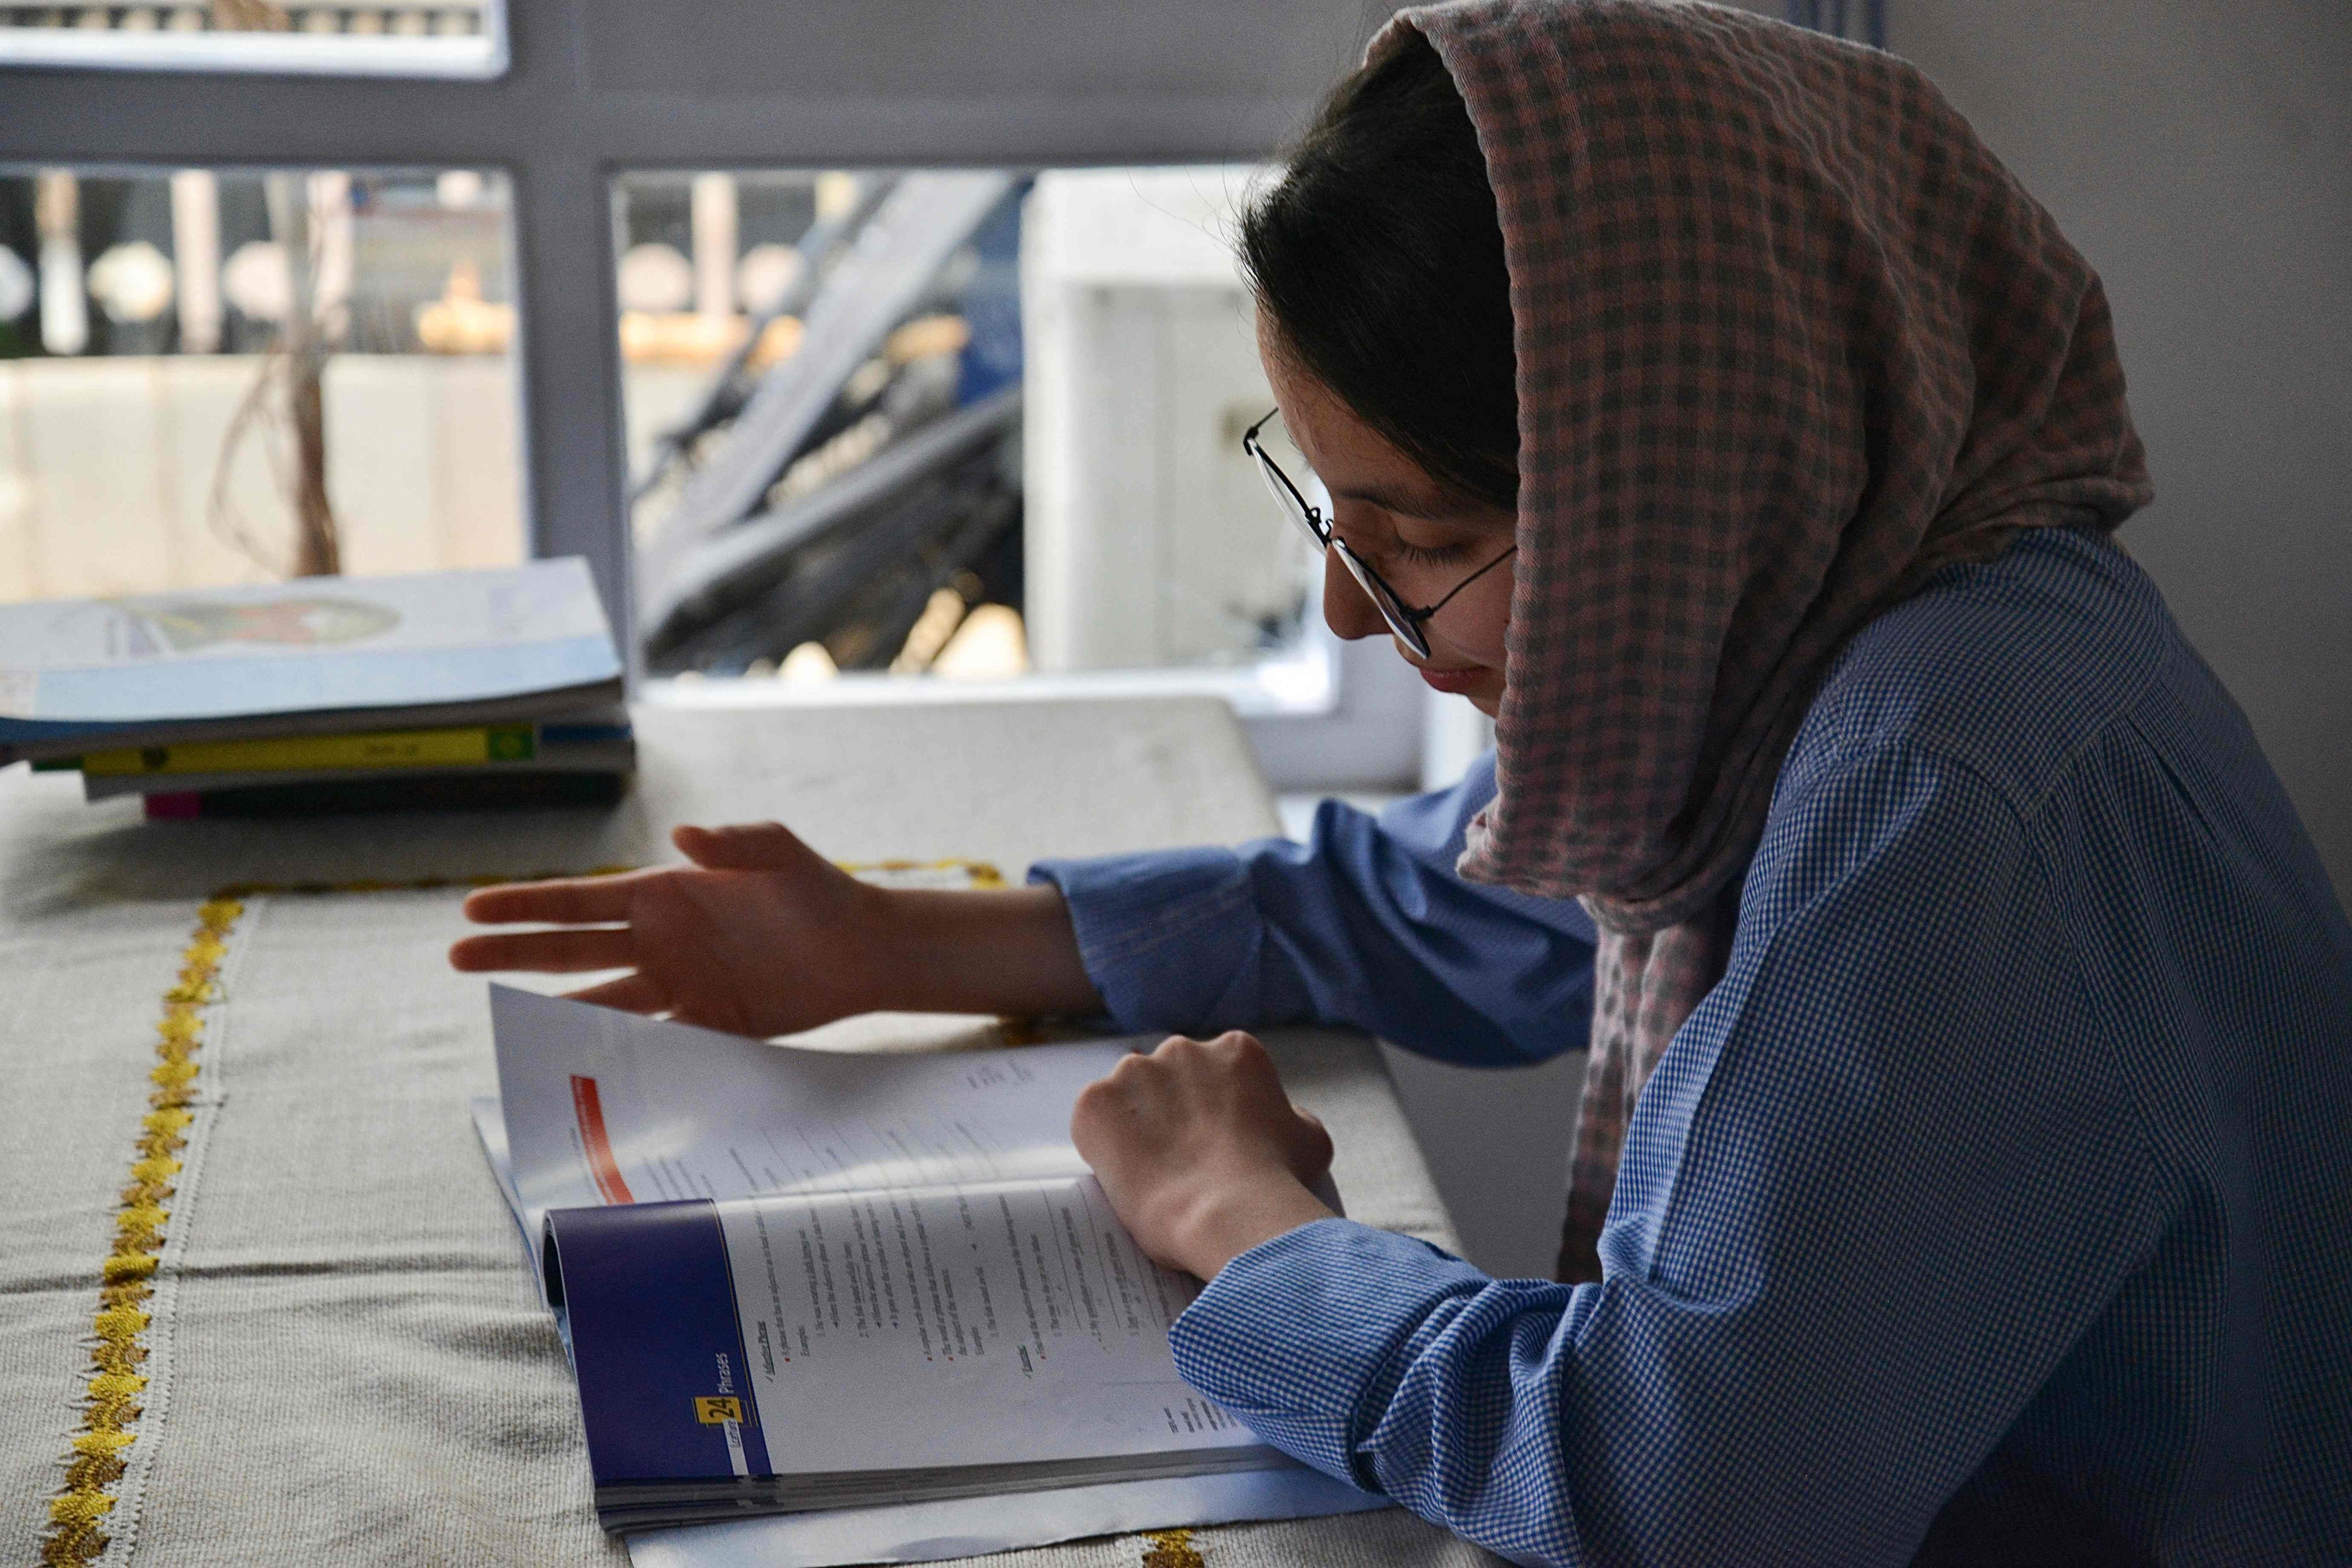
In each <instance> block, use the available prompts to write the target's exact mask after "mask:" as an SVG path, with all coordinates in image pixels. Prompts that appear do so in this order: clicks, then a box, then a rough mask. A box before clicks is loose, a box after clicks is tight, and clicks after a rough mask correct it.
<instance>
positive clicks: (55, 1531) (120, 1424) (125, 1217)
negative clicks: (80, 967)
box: [41, 896, 245, 1568]
mask: <svg viewBox="0 0 2352 1568" xmlns="http://www.w3.org/2000/svg"><path fill="white" fill-rule="evenodd" d="M243 913H245V905H244V903H243V902H242V901H241V900H239V899H237V898H235V897H230V896H220V897H215V898H212V899H208V900H205V904H204V906H203V907H202V908H201V909H199V910H197V911H196V929H195V933H194V935H193V936H192V937H191V938H190V939H189V942H188V945H187V947H186V948H185V949H184V951H183V952H181V954H180V973H179V976H178V978H177V979H175V980H174V981H173V983H172V986H171V989H169V990H167V991H165V992H164V993H163V1018H162V1020H161V1021H160V1022H158V1023H157V1024H156V1026H155V1035H156V1040H155V1066H154V1067H153V1068H152V1069H151V1070H150V1071H149V1072H148V1074H147V1077H148V1079H149V1080H150V1081H151V1082H152V1083H153V1084H154V1085H155V1088H154V1090H153V1092H152V1093H151V1094H149V1095H148V1097H147V1113H146V1115H145V1116H143V1117H142V1118H141V1119H140V1128H141V1131H140V1134H139V1140H138V1143H137V1151H138V1152H137V1157H136V1158H135V1159H133V1160H132V1162H131V1183H130V1184H129V1185H128V1186H126V1187H124V1188H123V1189H122V1193H121V1198H120V1199H119V1201H118V1202H117V1204H116V1206H115V1211H114V1246H113V1248H112V1250H111V1251H110V1253H109V1254H108V1255H107V1258H106V1261H105V1263H104V1264H103V1265H102V1266H101V1267H100V1271H99V1280H100V1283H99V1290H98V1311H97V1313H96V1314H95V1315H94V1316H93V1317H92V1318H91V1319H90V1331H91V1332H92V1334H93V1335H94V1337H95V1339H96V1343H95V1344H94V1345H93V1346H92V1348H91V1350H90V1353H89V1370H90V1373H91V1374H92V1375H91V1376H90V1379H89V1396H88V1398H87V1399H86V1400H85V1401H84V1403H83V1405H82V1422H81V1430H80V1431H79V1432H78V1433H76V1434H75V1435H74V1437H73V1441H72V1445H71V1451H70V1452H69V1453H68V1456H67V1458H66V1461H65V1465H66V1479H65V1485H64V1486H63V1487H62V1488H60V1489H58V1495H57V1496H55V1497H53V1498H51V1499H50V1500H49V1533H48V1536H47V1539H45V1540H44V1541H43V1542H41V1562H42V1563H44V1564H45V1565H47V1568H66V1565H73V1568H79V1565H80V1564H83V1563H89V1562H90V1561H91V1560H92V1559H94V1558H96V1557H97V1555H98V1554H99V1553H100V1552H103V1551H105V1550H106V1542H107V1535H106V1531H104V1530H103V1529H101V1528H100V1523H101V1521H103V1520H104V1519H105V1518H106V1516H107V1514H108V1513H109V1512H110V1511H111V1510H112V1509H113V1507H114V1496H113V1492H112V1488H113V1486H114V1484H115V1483H116V1482H117V1481H119V1480H121V1479H122V1471H123V1450H124V1449H126V1448H128V1447H131V1442H132V1441H133V1440H134V1438H135V1436H136V1434H135V1433H132V1432H130V1431H126V1430H125V1429H124V1428H125V1427H126V1426H129V1425H130V1424H131V1422H133V1421H136V1420H137V1419H138V1417H139V1410H140V1404H139V1401H140V1396H141V1394H142V1393H143V1392H144V1391H145V1389H146V1387H147V1378H146V1375H145V1374H144V1373H142V1372H141V1371H140V1370H139V1368H140V1367H141V1365H142V1364H143V1363H145V1362H146V1360H147V1346H146V1344H145V1343H144V1339H145V1335H146V1332H147V1312H146V1310H145V1303H146V1301H147V1300H148V1298H149V1297H150V1296H152V1294H153V1293H154V1290H153V1287H152V1285H151V1284H150V1283H149V1281H150V1280H151V1279H153V1278H154V1274H155V1263H156V1259H157V1258H158V1257H159V1256H160V1255H161V1253H162V1252H163V1227H164V1226H165V1225H166V1224H167V1223H168V1222H169V1221H170V1219H171V1217H172V1211H171V1210H170V1209H169V1208H167V1207H165V1206H164V1205H165V1204H166V1203H167V1202H168V1201H169V1200H170V1198H171V1196H172V1192H173V1184H172V1179H173V1177H174V1176H175V1175H177V1174H178V1173H179V1170H180V1155H181V1153H182V1152H183V1151H184V1150H185V1149H186V1147H187V1130H188V1124H189V1123H190V1122H191V1121H194V1120H195V1118H194V1114H193V1113H192V1112H191V1111H190V1110H188V1107H189V1106H191V1105H193V1104H194V1103H195V1098H196V1095H195V1082H196V1071H197V1060H196V1053H197V1050H198V1048H199V1047H201V1046H202V1045H203V1043H204V1010H205V1008H206V1007H207V1006H209V1005H211V1004H212V1003H213V1001H214V1000H215V998H216V997H217V996H218V994H219V989H218V985H217V984H216V982H217V978H218V976H219V973H220V963H221V959H222V958H223V957H224V956H225V955H226V953H227V952H228V933H229V932H230V931H231V930H233V929H234V928H235V927H236V921H237V917H238V916H240V915H242V914H243Z"/></svg>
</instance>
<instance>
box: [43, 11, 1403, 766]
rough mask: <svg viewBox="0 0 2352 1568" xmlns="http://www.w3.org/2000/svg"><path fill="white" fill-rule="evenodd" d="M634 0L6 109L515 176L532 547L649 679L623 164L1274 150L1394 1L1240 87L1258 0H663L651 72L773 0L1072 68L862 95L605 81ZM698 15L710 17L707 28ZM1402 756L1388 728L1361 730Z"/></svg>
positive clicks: (928, 160)
mask: <svg viewBox="0 0 2352 1568" xmlns="http://www.w3.org/2000/svg"><path fill="white" fill-rule="evenodd" d="M632 3H633V0H513V3H511V4H508V5H504V7H503V10H504V26H505V43H506V57H507V66H506V69H505V70H504V72H503V73H502V74H500V75H499V76H497V77H495V78H492V79H450V78H446V77H445V78H429V79H428V78H415V77H412V78H405V79H391V78H384V77H380V76H369V77H361V76H349V75H346V76H331V75H330V76H320V75H299V74H290V73H285V72H279V71H271V72H268V73H264V74H255V73H246V74H227V73H225V72H222V71H216V70H196V69H188V68H155V69H100V68H74V67H63V66H47V65H27V64H24V63H21V62H5V63H0V100H5V101H6V102H7V103H8V104H9V109H10V112H9V113H8V114H6V115H5V116H0V164H15V165H53V166H72V167H76V168H93V167H96V168H113V169H122V168H143V169H155V170H162V169H174V168H184V167H210V168H220V167H230V166H250V167H271V168H358V167H407V168H420V167H422V168H446V167H459V168H478V169H485V170H488V169H497V170H499V171H500V172H502V173H503V174H505V175H506V177H507V179H508V181H509V192H510V194H511V202H512V207H511V219H510V221H511V224H512V229H511V250H510V256H511V263H510V264H511V267H512V269H513V285H514V290H515V300H516V305H517V311H518V322H517V325H518V331H517V337H516V343H515V347H514V351H513V352H514V354H515V360H516V372H517V387H518V394H519V395H520V399H521V407H520V410H519V419H518V428H519V430H520V442H521V451H520V454H519V457H520V469H521V473H522V476H523V479H522V483H523V493H522V497H521V501H522V515H523V519H524V528H525V535H526V544H527V549H528V550H529V552H530V554H531V555H533V556H535V557H543V556H551V555H579V556H582V557H583V558H585V559H586V561H587V562H588V564H589V566H590V569H591V571H592V572H593V574H594V576H595V580H596V584H597V587H598V591H599V593H600V594H601V595H602V596H603V599H604V608H605V612H606V614H607V616H609V617H610V619H611V621H612V624H613V626H614V632H615V634H616V635H617V636H618V637H619V638H620V640H621V643H622V646H623V647H624V648H625V650H626V652H627V655H628V658H629V662H630V665H631V668H632V674H633V677H634V675H635V670H636V665H637V655H636V636H635V588H634V584H633V578H632V567H631V561H630V542H629V538H628V507H627V503H626V500H625V497H626V494H627V486H628V473H627V468H626V454H625V430H624V427H623V423H622V406H621V376H622V363H621V355H620V344H619V334H618V332H617V331H615V327H614V323H615V322H616V321H617V320H618V305H617V301H616V300H615V297H614V290H615V279H614V266H615V249H614V223H613V205H612V182H613V179H614V176H615V175H616V174H620V173H622V172H623V171H625V170H631V169H665V168H666V169H676V170H693V169H730V168H756V167H773V166H786V165H790V166H800V167H835V168H858V167H907V166H932V167H938V166H942V165H943V164H947V163H961V164H967V165H1015V166H1029V167H1049V166H1064V167H1066V166H1084V165H1088V164H1114V163H1189V162H1201V163H1234V162H1244V161H1250V160H1255V159H1261V158H1264V157H1266V156H1268V155H1270V154H1271V153H1273V151H1274V150H1275V149H1276V147H1278V146H1279V145H1280V143H1281V142H1282V141H1283V139H1284V137H1285V136H1286V135H1287V134H1288V133H1290V132H1293V131H1294V130H1296V129H1297V127H1298V126H1299V125H1301V124H1303V123H1304V122H1305V121H1306V119H1307V116H1308V115H1309V114H1310V113H1311V112H1312V110H1313V106H1314V102H1315V100H1316V98H1317V96H1318V94H1319V93H1320V92H1321V90H1322V89H1324V88H1325V87H1326V86H1327V85H1328V83H1329V82H1330V81H1332V80H1334V79H1336V78H1337V77H1338V76H1339V74H1340V73H1341V72H1342V71H1344V70H1345V69H1346V68H1348V67H1349V65H1350V64H1351V63H1352V62H1353V61H1354V59H1356V58H1358V57H1359V55H1360V50H1361V47H1362V45H1363V42H1364V41H1365V39H1366V38H1367V37H1369V35H1370V31H1371V29H1372V28H1373V27H1374V26H1376V25H1377V24H1378V23H1379V22H1380V21H1381V19H1382V18H1383V17H1384V16H1385V13H1386V9H1387V7H1386V5H1385V4H1383V5H1376V6H1375V7H1373V8H1372V9H1371V10H1370V11H1367V10H1366V9H1364V8H1362V7H1360V6H1359V5H1355V4H1352V3H1351V0H1307V5H1308V8H1309V9H1310V11H1311V13H1312V15H1311V16H1308V17H1307V18H1306V19H1305V21H1304V22H1302V21H1301V20H1300V18H1298V16H1297V13H1296V12H1294V13H1293V15H1292V23H1291V26H1289V30H1288V31H1287V32H1286V33H1285V34H1284V35H1283V37H1282V39H1281V40H1278V41H1277V44H1276V46H1275V47H1276V48H1277V49H1278V50H1279V52H1280V53H1281V54H1282V56H1283V58H1279V59H1277V60H1276V61H1275V62H1274V66H1275V67H1276V68H1278V74H1277V76H1276V78H1275V79H1282V80H1286V81H1289V80H1295V81H1296V83H1297V87H1296V89H1292V90H1281V91H1271V92H1269V91H1267V90H1265V89H1263V87H1261V88H1259V89H1252V90H1242V89H1236V88H1235V87H1234V85H1233V84H1234V82H1236V81H1256V82H1260V83H1263V82H1265V80H1267V79H1269V76H1268V69H1269V66H1268V61H1267V59H1266V58H1265V56H1266V51H1267V48H1268V47H1269V46H1268V44H1267V41H1266V36H1265V29H1264V27H1263V26H1262V25H1261V23H1260V21H1258V20H1256V19H1255V18H1258V17H1259V16H1260V13H1259V11H1258V8H1257V6H1256V5H1255V0H1195V3H1194V4H1192V5H1188V6H1180V7H1146V6H1137V7H1133V8H1132V9H1131V10H1130V11H1123V12H1120V13H1116V14H1113V15H1110V16H1106V14H1105V13H1104V12H1103V11H1102V9H1101V8H1100V7H1099V6H1098V5H1090V4H1086V3H1084V0H961V3H957V0H909V3H908V4H904V5H901V6H899V7H895V8H875V7H866V6H856V5H841V4H837V3H835V0H801V3H799V4H795V5H792V6H790V7H789V8H785V7H776V6H774V5H763V4H762V3H761V0H670V3H669V4H668V5H667V6H666V16H665V28H664V30H663V31H664V37H663V38H662V40H661V42H660V44H659V47H661V48H663V49H666V50H674V51H675V53H674V54H672V55H670V56H669V57H668V58H663V59H660V60H657V61H656V62H654V64H655V66H656V69H655V70H654V71H652V72H651V73H650V74H651V76H652V77H653V78H657V79H662V80H667V81H693V80H697V79H705V78H706V77H707V78H708V79H726V72H725V71H723V70H721V69H720V67H721V66H722V65H731V64H732V62H730V61H727V60H724V59H722V58H721V57H723V56H725V55H726V54H727V53H728V48H727V44H728V40H729V38H730V37H735V38H740V37H741V36H742V29H743V28H744V27H745V26H751V25H761V24H759V23H758V20H757V19H758V18H759V17H761V16H775V17H776V18H777V19H776V21H775V24H774V25H775V26H778V27H793V28H803V29H808V30H809V31H810V34H811V36H812V37H813V42H814V44H815V45H816V47H820V48H822V47H840V48H856V47H859V46H860V45H862V44H866V43H870V42H871V39H870V38H869V37H867V35H868V34H870V33H873V32H876V31H884V30H887V31H888V32H891V33H892V34H894V35H901V34H903V33H904V32H905V31H906V30H907V29H908V27H909V26H919V25H920V16H921V15H924V14H929V12H930V11H932V10H936V11H938V13H939V14H940V16H946V15H947V14H948V13H949V11H950V7H951V6H952V8H953V9H954V10H955V11H956V12H958V13H959V14H960V18H961V19H960V20H959V21H958V23H957V25H958V26H965V27H969V26H973V25H974V22H973V18H972V17H971V11H972V10H973V9H974V8H975V7H977V8H979V9H981V10H982V11H994V12H1001V13H1002V14H1003V18H1002V19H1003V26H1007V27H1017V28H1023V29H1030V30H1033V31H1037V32H1039V36H1041V37H1043V36H1044V35H1045V32H1051V33H1052V34H1053V35H1054V44H1055V70H1056V71H1057V72H1058V73H1059V81H1060V85H1059V86H1058V87H1057V89H1056V90H1055V92H1053V93H1050V94H1039V95H1035V96H1032V95H1029V94H1027V93H1013V92H1007V91H1004V90H1003V89H1002V88H1001V86H1000V89H998V90H995V91H987V90H975V91H972V92H971V93H969V94H967V95H964V96H942V95H941V94H940V90H939V88H938V78H937V75H936V71H937V67H936V64H935V63H934V64H933V66H932V67H931V69H932V70H933V72H934V74H933V76H931V77H929V78H924V79H910V80H909V81H908V82H907V83H906V84H903V90H901V85H900V84H897V83H893V82H883V83H881V84H880V85H879V89H878V90H876V89H872V87H871V84H869V90H866V91H863V92H861V93H859V94H857V95H856V96H843V97H814V96H809V95H805V94H792V93H784V92H774V91H769V92H761V91H747V90H743V89H742V87H741V84H740V80H737V81H730V83H729V85H728V86H727V88H726V89H724V90H713V91H709V92H707V93H702V92H693V91H686V90H677V89H667V88H656V89H646V88H642V87H620V88H615V87H608V86H602V85H599V81H598V71H597V69H596V62H595V60H594V59H593V57H592V51H591V45H592V37H593V36H594V35H595V34H596V31H597V27H598V25H599V18H600V14H601V13H603V12H604V11H605V10H607V9H609V8H611V7H614V6H626V5H630V4H632ZM615 15H617V13H615ZM910 16H913V17H914V20H912V21H910V19H909V18H910ZM747 18H750V20H748V21H747ZM1057 19H1058V20H1057ZM698 21H707V22H708V23H709V37H704V35H703V33H702V32H701V31H700V30H699V29H698ZM986 21H987V19H986V18H985V17H983V18H982V23H983V24H985V23H986ZM608 31H609V28H608ZM1178 35H1181V38H1179V37H1178ZM1171 38H1177V40H1178V41H1179V42H1180V43H1181V46H1182V47H1183V48H1184V49H1189V50H1190V51H1191V57H1190V58H1194V59H1196V60H1197V59H1220V58H1226V57H1230V58H1232V59H1233V61H1234V72H1233V76H1232V79H1230V80H1228V79H1221V78H1220V75H1219V73H1218V72H1216V71H1214V70H1195V71H1192V72H1191V73H1190V74H1189V75H1188V74H1185V73H1174V74H1172V75H1166V74H1162V75H1155V74H1154V73H1155V72H1158V71H1160V68H1161V62H1164V60H1165V59H1166V58H1167V56H1168V53H1169V50H1168V48H1167V47H1165V46H1166V45H1167V44H1168V43H1169V41H1170V40H1171ZM735 69H736V75H737V76H738V77H740V67H736V68H735ZM1073 72H1076V73H1077V74H1078V75H1079V76H1081V77H1083V79H1084V82H1085V85H1084V86H1083V87H1082V88H1078V89H1073V88H1072V87H1071V86H1070V85H1069V84H1070V81H1071V79H1072V73H1073ZM635 79H639V80H642V79H647V73H646V72H644V71H639V72H637V73H635ZM943 153H946V154H950V156H947V157H943V156H942V154H943ZM1332 668H1333V669H1334V671H1335V679H1334V680H1333V682H1332V683H1331V689H1330V691H1329V693H1328V700H1325V701H1323V702H1321V703H1320V704H1319V705H1315V704H1310V705H1309V707H1310V708H1311V709H1312V710H1311V711H1300V712H1298V713H1297V714H1296V715H1295V718H1296V720H1297V721H1298V722H1301V723H1308V724H1313V725H1316V726H1318V728H1322V729H1326V730H1328V726H1329V725H1331V724H1332V723H1335V722H1344V721H1346V719H1347V717H1348V715H1349V713H1350V712H1360V713H1361V714H1364V715H1372V714H1378V715H1381V716H1383V718H1385V717H1386V716H1388V715H1389V714H1390V711H1391V710H1392V709H1394V708H1395V706H1396V704H1395V702H1394V701H1393V700H1375V701H1362V700H1350V699H1351V696H1355V695H1363V696H1367V697H1369V696H1370V694H1369V693H1363V694H1355V693H1350V692H1349V691H1347V690H1343V689H1342V688H1343V686H1349V685H1354V684H1357V683H1358V680H1359V677H1358V671H1359V669H1360V668H1369V667H1368V665H1367V661H1364V660H1361V659H1356V658H1341V659H1337V660H1335V661H1334V663H1333V667H1332ZM1361 679H1366V680H1371V679H1378V678H1374V677H1371V676H1370V675H1365V676H1363V677H1362V678H1361ZM1391 695H1392V694H1391ZM1283 721H1284V720H1283V716H1282V715H1280V714H1274V713H1268V714H1265V715H1261V716H1257V717H1253V718H1251V720H1250V722H1251V724H1252V726H1253V729H1254V730H1255V729H1258V728H1261V727H1263V726H1265V725H1267V724H1278V723H1280V722H1283ZM1362 721H1365V720H1361V719H1360V722H1362ZM1293 749H1294V750H1295V749H1297V748H1293ZM1310 749H1311V748H1310ZM1358 749H1359V750H1362V749H1363V748H1362V747H1361V746H1360V747H1359V748H1358ZM1375 753H1379V754H1381V755H1384V754H1385V753H1384V752H1382V750H1381V747H1380V746H1378V745H1374V746H1372V747H1371V748H1370V750H1369V751H1366V752H1365V755H1367V756H1368V757H1369V756H1372V755H1374V754H1375ZM1417 754H1418V752H1417V749H1414V750H1412V752H1411V756H1413V757H1417ZM1399 755H1400V758H1404V759H1406V760H1405V762H1404V764H1403V766H1402V769H1400V768H1397V767H1391V764H1390V763H1388V762H1381V763H1378V764H1377V766H1376V768H1375V771H1381V772H1399V771H1402V772H1405V773H1409V772H1410V771H1411V763H1410V758H1409V757H1407V754H1406V753H1405V752H1400V753H1399ZM1366 765H1368V766H1370V765H1372V764H1366ZM1277 771H1286V770H1277ZM1351 771H1353V772H1358V773H1360V772H1362V771H1364V769H1363V768H1362V767H1356V768H1353V769H1351ZM1331 782H1340V781H1337V780H1334V781H1331Z"/></svg>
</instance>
